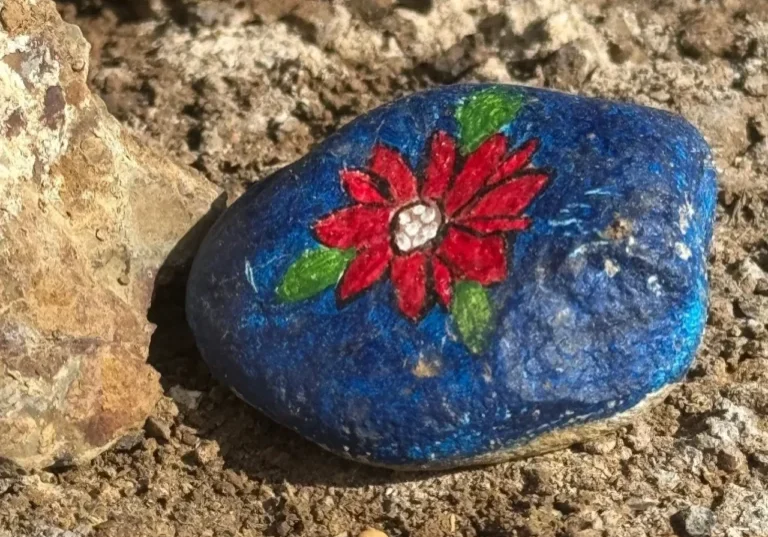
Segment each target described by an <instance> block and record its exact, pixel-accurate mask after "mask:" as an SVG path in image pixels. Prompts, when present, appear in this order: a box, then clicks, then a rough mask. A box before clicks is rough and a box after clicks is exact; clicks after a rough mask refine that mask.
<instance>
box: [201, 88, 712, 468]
mask: <svg viewBox="0 0 768 537" xmlns="http://www.w3.org/2000/svg"><path fill="white" fill-rule="evenodd" d="M482 87H483V86H471V85H461V86H451V87H445V88H441V89H437V90H433V91H429V92H424V93H420V94H416V95H413V96H411V97H408V98H406V99H403V100H400V101H397V102H395V103H393V104H391V105H388V106H385V107H382V108H379V109H376V110H374V111H372V112H371V113H369V114H367V115H365V116H363V117H361V118H359V119H357V120H355V121H354V122H352V123H350V124H349V125H347V126H346V127H344V128H343V129H341V130H340V131H339V132H338V133H337V134H336V135H334V136H332V137H330V138H329V139H327V140H326V141H325V142H324V143H322V144H321V145H319V146H318V147H317V148H316V149H315V150H314V151H313V152H312V153H311V154H309V155H308V156H306V157H305V158H303V159H301V160H300V161H298V162H296V163H295V164H293V165H292V166H289V167H287V168H285V169H283V170H281V171H279V172H277V173H276V174H274V175H273V176H271V177H270V178H268V179H266V180H264V181H262V182H261V183H259V184H257V185H255V186H254V187H252V188H251V189H250V190H249V191H248V192H247V193H246V194H245V195H243V196H242V197H241V198H240V199H239V200H238V201H237V202H236V203H234V204H233V206H232V207H231V208H230V209H229V210H228V211H227V212H226V213H225V215H224V216H223V217H222V218H221V220H220V221H219V222H218V223H217V224H216V226H215V227H214V228H213V229H212V230H211V232H210V233H209V235H208V237H207V239H206V241H205V243H204V244H203V246H202V248H201V250H200V252H199V254H198V257H197V259H196V261H195V264H194V267H193V271H192V275H191V278H190V282H189V287H188V295H187V314H188V319H189V322H190V324H191V326H192V329H193V331H194V334H195V337H196V340H197V343H198V346H199V348H200V350H201V352H202V354H203V357H204V358H205V360H206V362H207V363H208V365H209V366H210V368H211V370H212V372H213V373H214V374H215V376H217V377H218V378H219V379H220V380H221V381H222V382H224V383H225V384H227V385H229V386H231V387H232V388H233V389H234V390H236V391H237V392H238V393H239V394H240V395H241V396H242V397H243V398H244V399H245V400H246V401H248V402H249V403H250V404H252V405H253V406H255V407H256V408H258V409H260V410H262V411H263V412H264V413H266V414H267V415H268V416H270V417H271V418H273V419H274V420H276V421H278V422H279V423H282V424H283V425H286V426H288V427H291V428H293V429H295V430H296V431H298V432H299V433H301V434H302V435H304V436H305V437H307V438H309V439H311V440H313V441H315V442H317V443H319V444H321V445H323V446H324V447H326V448H328V449H330V450H332V451H334V452H336V453H338V454H341V455H345V456H349V457H354V458H356V459H358V460H364V461H369V462H372V463H376V464H384V465H388V466H394V467H397V466H411V467H412V466H424V467H438V466H439V467H446V466H455V465H460V464H462V463H465V462H468V461H471V460H472V459H473V458H475V457H478V456H482V455H485V454H488V453H493V452H496V451H498V450H501V449H504V448H509V447H512V446H515V445H518V444H520V443H521V442H525V441H527V440H529V439H531V438H533V437H535V436H537V435H539V434H542V433H544V432H547V431H551V430H556V429H559V428H562V427H565V426H569V425H575V424H579V423H586V422H589V421H593V420H599V419H603V418H606V417H608V416H611V415H614V414H616V413H619V412H622V411H625V410H627V409H629V408H631V407H633V406H634V405H636V404H637V403H638V402H640V401H641V400H642V399H643V398H644V397H645V396H647V395H648V394H649V393H651V392H654V391H657V390H658V389H660V388H662V387H663V386H665V385H667V384H669V383H671V382H674V381H677V380H679V379H680V378H681V377H682V376H683V374H684V373H685V371H686V369H687V368H688V367H689V366H690V364H691V362H692V361H693V358H694V353H695V350H696V348H697V345H698V343H699V341H700V338H701V334H702V330H703V328H704V324H705V317H706V305H707V276H706V259H707V253H708V246H709V242H710V238H711V234H712V222H713V216H714V206H715V196H716V185H715V173H714V170H713V168H712V163H711V159H710V156H709V151H708V148H707V145H706V143H705V142H704V140H703V139H702V138H701V136H700V135H699V134H698V132H697V131H696V130H695V129H694V128H693V127H692V126H691V125H690V124H688V123H687V122H686V121H685V120H683V119H682V118H680V117H677V116H673V115H670V114H667V113H665V112H661V111H657V110H653V109H649V108H643V107H637V106H630V105H625V104H618V103H612V102H606V101H600V100H594V99H586V98H580V97H574V96H568V95H564V94H559V93H554V92H547V91H543V90H535V89H529V88H514V87H506V88H507V89H508V90H509V91H511V92H515V93H518V94H522V95H523V96H524V97H525V106H524V107H523V110H522V112H521V113H520V115H519V116H518V117H517V119H516V120H515V121H513V122H512V123H511V124H509V125H508V126H507V127H504V129H503V131H502V132H504V133H505V134H506V135H508V137H509V140H510V146H517V145H519V144H520V143H522V142H523V141H525V140H527V139H529V138H533V137H538V138H539V139H540V141H541V147H540V148H539V150H538V151H537V152H536V154H535V156H534V158H533V162H532V164H533V166H534V167H537V168H547V169H551V170H553V171H554V176H553V178H552V181H551V183H550V185H549V186H548V188H547V189H546V190H545V191H544V192H543V193H542V194H540V195H539V196H538V197H537V198H536V200H535V201H534V202H533V204H532V205H531V206H530V207H529V208H528V209H527V210H526V211H525V212H526V214H527V215H528V216H530V217H531V218H532V220H533V225H532V227H531V228H530V229H529V230H527V231H525V232H522V233H519V234H516V235H515V239H514V240H511V239H510V240H509V246H510V247H509V251H508V262H509V267H510V273H509V276H508V278H507V279H506V280H505V281H504V282H502V283H500V284H496V285H493V286H491V287H489V288H488V295H489V297H490V299H491V302H492V304H493V307H494V319H495V325H494V328H493V331H492V334H491V339H490V344H489V345H488V348H487V350H486V351H485V352H483V353H482V354H479V355H474V354H471V353H470V352H469V351H468V350H467V348H466V347H465V346H464V345H463V344H462V343H461V341H460V340H459V338H458V337H457V333H456V328H455V325H454V323H453V321H452V319H451V317H450V316H449V315H448V313H447V312H446V311H445V310H443V309H441V308H438V307H435V308H432V309H431V310H430V311H429V313H428V315H427V316H426V317H425V318H424V319H423V320H421V321H420V322H418V323H414V322H412V321H409V320H408V319H406V318H405V317H404V316H403V315H402V314H400V312H399V311H398V310H397V307H396V306H395V303H394V298H393V289H392V285H391V283H390V282H389V280H388V279H385V280H383V281H381V282H379V283H377V284H376V285H375V286H374V287H373V288H371V289H369V290H368V291H366V292H365V293H363V294H362V296H361V297H360V298H358V299H357V300H355V301H354V302H352V303H351V304H349V305H348V306H346V307H345V308H343V309H338V307H337V304H336V302H335V298H334V292H333V289H328V290H326V291H325V292H323V293H321V294H319V295H317V296H316V297H315V298H312V299H309V300H305V301H301V302H297V303H289V304H283V303H280V301H278V300H277V299H276V296H275V288H276V287H277V285H278V284H279V283H280V280H281V278H282V276H283V275H284V274H285V272H286V270H287V269H288V267H289V266H290V265H291V264H292V263H293V261H295V260H296V258H297V257H298V256H299V255H300V254H301V253H302V252H303V251H305V250H307V249H310V248H315V247H317V242H316V241H315V239H314V238H313V236H312V233H311V227H312V225H313V223H314V222H316V221H317V220H318V219H319V218H321V217H323V216H325V215H327V214H329V213H330V212H332V211H334V210H336V209H338V208H340V207H344V206H348V205H351V204H352V202H351V200H350V199H349V197H348V195H347V194H346V193H345V192H344V191H343V190H342V188H341V185H340V181H339V170H341V169H342V168H344V167H350V168H358V167H363V166H364V165H365V164H366V162H367V159H368V157H369V155H370V151H371V148H372V147H373V145H374V143H376V142H383V143H385V144H387V145H390V146H392V147H395V148H397V149H398V150H400V151H401V152H402V153H403V154H404V155H406V156H407V158H408V159H409V161H410V163H411V164H412V166H413V167H414V168H418V165H419V162H420V160H421V159H422V156H423V154H424V150H425V142H426V140H427V139H428V138H429V136H430V135H431V134H432V133H433V132H434V131H435V130H437V129H444V130H447V131H448V132H449V133H452V134H454V135H456V133H457V125H456V122H455V120H454V116H453V113H454V111H455V107H456V105H457V103H459V102H460V101H461V99H463V98H465V97H466V96H467V95H469V94H471V93H472V92H475V91H478V89H480V88H482ZM510 237H511V235H510ZM420 360H421V361H422V362H423V363H427V364H431V365H432V366H433V368H432V370H431V371H430V375H431V376H425V375H416V374H415V373H414V369H415V368H416V367H417V364H418V363H419V361H420Z"/></svg>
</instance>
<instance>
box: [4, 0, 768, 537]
mask: <svg viewBox="0 0 768 537" xmlns="http://www.w3.org/2000/svg"><path fill="white" fill-rule="evenodd" d="M59 10H60V12H61V13H62V14H63V16H64V17H65V19H67V20H69V21H71V22H75V23H77V24H78V25H80V27H81V28H82V30H83V33H84V34H85V36H86V38H87V39H88V40H89V41H90V42H91V43H92V45H93V49H92V52H91V55H92V66H91V71H90V75H89V78H88V82H89V84H90V86H91V87H92V88H93V89H94V91H95V92H96V93H97V94H99V95H100V96H101V97H102V98H103V99H104V101H105V102H106V104H107V107H108V108H109V110H110V111H111V112H112V113H113V114H114V115H115V116H116V117H117V118H118V119H119V120H120V121H121V122H122V124H123V125H124V126H126V127H128V128H129V129H131V130H132V131H133V132H134V133H136V134H137V135H138V136H139V137H141V138H143V139H144V140H145V141H146V142H147V143H149V144H151V145H154V146H155V147H157V148H159V149H160V150H162V151H164V152H165V153H167V154H170V155H171V156H173V157H175V158H176V159H177V160H178V161H181V162H183V163H186V164H188V165H191V166H193V167H194V168H196V169H198V170H199V171H200V172H201V173H202V174H203V175H205V176H206V177H207V178H208V179H209V180H210V181H212V182H213V183H215V184H216V185H218V186H220V187H221V188H223V189H225V190H226V191H227V192H229V193H230V195H231V196H232V197H234V196H236V195H238V194H239V193H241V192H242V190H243V189H244V188H245V187H246V186H247V185H248V184H250V183H252V182H254V181H258V180H259V179H261V178H263V177H265V176H266V175H268V174H269V173H270V172H271V171H272V170H274V169H276V168H278V167H280V166H283V165H285V164H288V163H290V162H291V161H293V160H294V159H296V158H297V157H299V156H300V155H302V154H304V153H305V152H306V151H307V150H308V149H309V148H310V147H311V146H312V144H313V143H315V142H316V141H319V140H321V139H322V138H323V137H325V136H326V135H327V134H329V133H331V132H333V131H334V130H335V129H337V128H338V127H339V126H340V125H342V124H344V123H345V122H347V121H349V120H350V119H352V118H353V117H355V116H356V115H358V114H360V113H362V112H365V111H366V110H368V109H370V108H372V107H374V106H376V105H378V104H380V103H383V102H385V101H388V100H390V99H392V98H394V97H396V96H399V95H403V94H406V93H408V92H411V91H414V90H418V89H421V88H424V87H427V86H431V85H435V84H442V83H451V82H457V81H480V80H482V81H487V80H492V81H502V82H517V83H522V84H530V85H537V86H545V87H552V88H557V89H562V90H566V91H574V92H579V93H582V94H586V95H599V96H604V97H610V98H615V99H620V100H626V101H632V102H637V103H642V104H648V105H651V106H656V107H661V108H666V109H669V110H672V111H675V112H678V113H681V114H683V115H684V116H685V117H687V118H688V119H689V120H690V121H692V122H693V123H694V124H696V125H697V126H699V127H700V128H701V130H702V132H703V133H704V135H705V136H706V138H707V139H708V140H709V141H710V143H711V144H712V146H713V149H714V152H715V157H716V161H717V165H718V169H719V171H720V189H721V190H720V195H719V204H718V224H717V231H716V236H715V241H714V245H713V248H712V253H711V257H710V261H711V282H712V303H711V307H710V318H709V323H708V326H707V332H706V336H705V339H704V343H703V345H702V347H701V350H700V352H699V355H698V360H697V363H696V365H695V366H694V368H693V369H692V370H691V372H690V374H689V375H688V379H687V382H686V383H685V384H684V385H683V386H681V387H680V388H679V389H677V390H676V391H675V392H674V393H673V394H672V395H670V396H669V397H668V398H667V399H666V400H665V401H664V402H663V403H662V404H661V405H659V406H658V407H657V408H656V409H654V410H653V411H652V412H650V413H648V414H647V416H646V417H645V419H643V420H641V421H638V422H637V423H635V424H634V425H633V426H632V427H630V428H628V429H626V430H621V431H618V432H617V433H616V434H614V435H612V436H609V437H606V438H604V439H602V440H599V441H594V442H590V443H586V444H583V445H578V446H574V447H573V448H571V449H568V450H565V451H561V452H558V453H553V454H550V455H546V456H542V457H537V458H534V459H531V460H527V461H520V462H513V463H507V464H501V465H497V466H493V467H489V468H484V469H475V470H467V471H461V472H451V473H441V474H398V473H393V472H390V471H386V470H378V469H370V468H367V467H363V466H359V465H355V464H352V463H348V462H345V461H342V460H339V459H337V458H335V457H334V456H332V455H329V454H326V453H324V452H323V451H321V450H320V449H319V448H316V447H315V446H313V445H310V444H308V443H307V442H305V441H303V440H301V439H300V438H298V437H297V436H295V435H294V434H292V433H290V432H288V431H285V430H283V429H281V428H280V427H278V426H276V425H274V424H273V423H271V422H269V421H268V420H267V419H266V418H263V417H262V416H260V415H259V414H258V413H257V412H255V411H253V410H251V409H250V408H248V407H247V406H245V405H244V404H243V403H241V402H240V401H239V400H237V399H236V398H235V397H234V396H232V395H231V394H230V393H228V391H227V390H226V389H224V388H223V387H221V386H219V385H217V384H216V383H215V382H214V381H212V380H211V378H210V376H209V375H208V373H207V370H206V368H205V365H204V364H203V363H202V362H201V361H200V359H199V356H198V355H197V354H196V352H195V350H194V345H193V343H192V340H191V338H190V336H189V333H188V331H187V329H186V327H185V324H184V321H183V304H182V296H183V295H182V291H183V282H178V281H177V282H173V283H171V284H169V285H167V286H165V287H163V288H161V289H160V290H159V292H158V293H157V296H156V297H155V301H154V305H153V307H152V310H151V311H150V320H151V321H152V322H154V323H156V324H157V325H158V329H157V331H156V332H155V335H154V336H153V338H152V343H151V346H150V357H149V362H150V364H152V365H153V366H154V367H155V368H156V369H157V370H158V371H159V372H160V374H161V379H162V383H163V387H164V390H165V395H164V397H163V398H162V399H161V401H160V402H159V403H158V405H157V407H156V408H155V410H154V412H153V414H152V416H151V417H150V418H149V419H148V420H147V422H146V424H145V426H144V430H143V431H141V432H140V433H137V434H134V435H129V436H127V437H125V438H123V439H122V440H121V441H120V442H118V444H117V445H116V446H115V447H114V448H113V449H111V450H110V451H108V452H106V453H104V454H102V455H101V456H99V457H98V458H96V459H95V460H93V461H92V462H91V463H89V464H86V465H82V466H80V467H60V468H56V469H51V470H50V471H28V472H22V471H19V470H15V469H12V468H10V467H8V468H4V469H0V536H2V537H82V536H99V537H107V536H125V537H145V536H146V537H150V536H151V537H165V536H168V537H171V536H173V537H191V536H206V537H225V536H227V537H229V536H244V537H255V536H260V535H276V536H280V537H285V536H292V535H306V536H328V537H342V536H343V537H356V536H357V535H358V534H359V533H360V532H361V531H363V529H364V528H365V527H367V526H372V527H375V528H377V529H379V530H382V531H384V532H386V534H387V535H389V536H390V537H395V536H401V537H402V536H411V537H422V536H453V535H455V536H465V537H501V536H508V535H509V536H521V537H524V536H553V537H602V536H604V537H644V536H648V537H655V536H664V535H680V536H691V537H700V536H707V535H713V536H724V537H747V536H758V537H759V536H765V535H768V428H767V426H768V424H766V418H768V331H767V330H766V326H767V325H768V239H767V238H766V229H768V210H766V204H767V203H768V3H765V2H760V1H755V0H711V1H704V0H645V1H640V0H637V1H632V0H581V1H578V2H575V1H573V0H488V1H482V0H434V1H430V0H400V1H399V2H398V1H395V0H350V1H349V2H347V3H346V4H344V5H342V4H340V3H336V4H332V3H327V2H319V1H307V0H282V1H280V2H274V1H272V0H165V1H164V0H137V1H135V2H119V1H114V2H108V1H107V0H75V1H68V2H64V1H62V2H60V3H59Z"/></svg>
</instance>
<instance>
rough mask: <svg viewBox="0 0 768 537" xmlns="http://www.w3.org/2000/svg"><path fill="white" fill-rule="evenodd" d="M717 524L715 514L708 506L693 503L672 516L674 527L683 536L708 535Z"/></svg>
mask: <svg viewBox="0 0 768 537" xmlns="http://www.w3.org/2000/svg"><path fill="white" fill-rule="evenodd" d="M714 526H715V514H714V513H713V512H712V511H711V510H710V509H708V508H706V507H701V506H699V505H692V506H690V507H686V508H685V509H682V510H680V511H678V512H677V513H676V514H675V515H673V516H672V527H673V528H675V531H677V534H678V535H680V536H681V537H707V536H709V535H711V534H712V528H714Z"/></svg>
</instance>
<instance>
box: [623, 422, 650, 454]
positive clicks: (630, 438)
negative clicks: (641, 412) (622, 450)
mask: <svg viewBox="0 0 768 537" xmlns="http://www.w3.org/2000/svg"><path fill="white" fill-rule="evenodd" d="M651 437H652V431H651V428H650V427H648V424H647V423H645V422H644V421H641V422H639V423H636V424H635V425H633V426H632V428H631V430H630V434H628V435H627V437H626V441H627V445H629V447H630V448H632V451H634V452H636V453H642V452H644V451H648V449H649V448H650V447H651Z"/></svg>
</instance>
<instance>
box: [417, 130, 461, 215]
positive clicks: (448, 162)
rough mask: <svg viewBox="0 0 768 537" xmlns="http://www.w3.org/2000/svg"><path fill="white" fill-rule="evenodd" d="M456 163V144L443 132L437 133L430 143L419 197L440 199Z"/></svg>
mask: <svg viewBox="0 0 768 537" xmlns="http://www.w3.org/2000/svg"><path fill="white" fill-rule="evenodd" d="M455 163H456V143H455V142H454V141H453V138H451V136H450V135H449V134H448V133H447V132H444V131H438V132H437V133H435V135H434V136H433V137H432V141H431V143H430V153H429V164H428V165H427V172H426V177H425V180H424V186H423V187H422V192H421V195H422V197H424V198H427V199H433V200H438V199H442V198H443V195H444V194H445V189H446V188H448V183H450V181H451V178H452V177H453V167H454V164H455Z"/></svg>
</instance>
